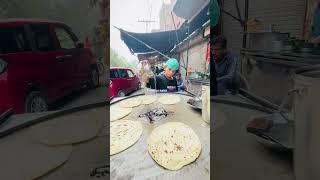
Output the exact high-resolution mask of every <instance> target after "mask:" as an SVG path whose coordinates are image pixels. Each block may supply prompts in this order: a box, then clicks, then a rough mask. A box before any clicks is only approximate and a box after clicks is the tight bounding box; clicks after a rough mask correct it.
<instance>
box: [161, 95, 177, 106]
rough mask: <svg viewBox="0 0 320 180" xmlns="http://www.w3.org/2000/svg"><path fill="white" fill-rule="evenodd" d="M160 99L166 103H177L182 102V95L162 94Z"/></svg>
mask: <svg viewBox="0 0 320 180" xmlns="http://www.w3.org/2000/svg"><path fill="white" fill-rule="evenodd" d="M158 101H159V102H160V103H161V104H166V105H171V104H177V103H178V102H180V96H178V95H175V94H170V95H164V96H161V97H160V98H159V99H158Z"/></svg>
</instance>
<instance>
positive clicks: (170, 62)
mask: <svg viewBox="0 0 320 180" xmlns="http://www.w3.org/2000/svg"><path fill="white" fill-rule="evenodd" d="M166 65H167V66H168V67H169V68H171V69H174V70H178V69H179V63H178V61H177V60H176V59H174V58H170V59H169V60H168V61H167V62H166Z"/></svg>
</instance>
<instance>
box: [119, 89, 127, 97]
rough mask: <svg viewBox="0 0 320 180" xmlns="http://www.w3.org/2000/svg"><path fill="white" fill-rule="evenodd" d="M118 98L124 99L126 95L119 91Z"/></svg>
mask: <svg viewBox="0 0 320 180" xmlns="http://www.w3.org/2000/svg"><path fill="white" fill-rule="evenodd" d="M118 96H119V97H124V96H126V93H124V91H122V90H119V91H118Z"/></svg>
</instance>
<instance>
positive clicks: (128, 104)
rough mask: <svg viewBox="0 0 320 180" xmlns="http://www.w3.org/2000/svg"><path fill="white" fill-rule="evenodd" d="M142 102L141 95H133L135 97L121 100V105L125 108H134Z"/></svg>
mask: <svg viewBox="0 0 320 180" xmlns="http://www.w3.org/2000/svg"><path fill="white" fill-rule="evenodd" d="M141 103H142V99H141V97H133V98H128V99H126V100H123V101H120V102H119V106H120V107H123V108H132V107H137V106H140V104H141Z"/></svg>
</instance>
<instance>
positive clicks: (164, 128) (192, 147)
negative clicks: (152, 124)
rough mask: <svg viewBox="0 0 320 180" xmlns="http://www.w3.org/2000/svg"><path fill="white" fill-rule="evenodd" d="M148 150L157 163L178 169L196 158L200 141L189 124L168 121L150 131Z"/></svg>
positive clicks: (170, 168)
mask: <svg viewBox="0 0 320 180" xmlns="http://www.w3.org/2000/svg"><path fill="white" fill-rule="evenodd" d="M148 151H149V154H150V155H151V157H152V158H153V159H154V160H155V161H156V162H157V163H158V164H159V165H161V166H163V167H164V168H166V169H169V170H178V169H181V168H182V167H183V166H185V165H187V164H189V163H191V162H193V161H195V160H196V159H197V157H198V156H199V155H200V152H201V142H200V140H199V137H198V136H197V134H196V133H195V132H194V131H193V130H192V129H191V128H190V127H189V126H187V125H185V124H183V123H180V122H169V123H166V124H163V125H161V126H159V127H157V128H155V129H154V130H153V131H152V132H151V134H150V136H149V139H148Z"/></svg>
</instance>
